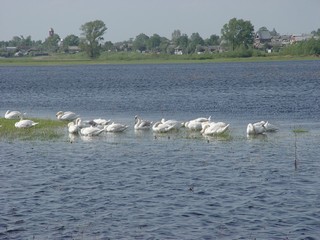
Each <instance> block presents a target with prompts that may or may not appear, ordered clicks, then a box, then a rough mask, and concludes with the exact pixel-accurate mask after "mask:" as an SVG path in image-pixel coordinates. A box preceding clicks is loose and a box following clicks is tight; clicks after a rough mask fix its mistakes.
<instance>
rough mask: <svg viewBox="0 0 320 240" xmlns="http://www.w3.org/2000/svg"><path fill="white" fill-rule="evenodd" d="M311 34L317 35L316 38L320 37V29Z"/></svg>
mask: <svg viewBox="0 0 320 240" xmlns="http://www.w3.org/2000/svg"><path fill="white" fill-rule="evenodd" d="M311 34H313V35H315V36H320V28H318V30H317V31H315V30H314V31H312V32H311Z"/></svg>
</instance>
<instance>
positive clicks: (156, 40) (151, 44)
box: [147, 34, 161, 51]
mask: <svg viewBox="0 0 320 240" xmlns="http://www.w3.org/2000/svg"><path fill="white" fill-rule="evenodd" d="M160 43H161V37H160V36H159V35H158V34H153V35H152V36H151V37H150V38H149V39H148V41H147V47H148V49H149V50H151V51H157V50H159V46H160Z"/></svg>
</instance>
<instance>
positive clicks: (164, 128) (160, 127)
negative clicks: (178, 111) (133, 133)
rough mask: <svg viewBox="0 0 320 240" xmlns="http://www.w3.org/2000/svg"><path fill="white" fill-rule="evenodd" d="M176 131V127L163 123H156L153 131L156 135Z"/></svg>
mask: <svg viewBox="0 0 320 240" xmlns="http://www.w3.org/2000/svg"><path fill="white" fill-rule="evenodd" d="M172 129H174V125H169V124H166V123H162V122H161V121H159V122H156V123H155V124H154V125H153V126H152V130H153V131H154V132H156V133H166V132H169V131H170V130H172Z"/></svg>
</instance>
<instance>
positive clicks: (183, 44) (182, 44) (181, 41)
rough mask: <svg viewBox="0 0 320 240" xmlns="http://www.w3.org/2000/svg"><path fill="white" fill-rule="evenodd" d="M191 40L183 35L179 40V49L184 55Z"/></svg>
mask: <svg viewBox="0 0 320 240" xmlns="http://www.w3.org/2000/svg"><path fill="white" fill-rule="evenodd" d="M188 43H189V38H188V35H187V34H182V35H181V36H180V37H179V38H178V40H177V47H180V48H181V49H182V51H183V52H184V53H186V52H187V48H188Z"/></svg>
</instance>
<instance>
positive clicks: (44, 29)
mask: <svg viewBox="0 0 320 240" xmlns="http://www.w3.org/2000/svg"><path fill="white" fill-rule="evenodd" d="M0 8H1V14H0V40H5V41H8V40H11V39H12V37H13V36H20V35H23V36H24V37H27V36H29V35H30V36H31V37H32V40H42V41H44V40H45V38H46V37H47V36H48V31H49V28H50V27H52V28H53V29H54V31H55V33H57V34H59V36H60V37H61V38H64V37H66V36H67V35H69V34H75V35H77V36H80V30H79V28H80V26H81V25H82V24H84V23H86V22H88V21H93V20H97V19H98V20H102V21H103V22H104V23H105V24H106V26H107V28H108V30H107V31H106V34H105V36H104V38H105V40H106V41H112V42H117V41H124V40H129V39H130V38H135V37H136V36H137V35H139V34H140V33H144V34H146V35H148V36H151V35H153V34H154V33H157V34H159V35H160V36H163V37H167V38H169V39H171V34H172V32H173V31H174V30H175V29H179V30H180V31H181V32H182V33H186V34H187V35H188V36H190V35H191V34H192V33H195V32H198V33H199V34H200V36H201V37H202V38H204V39H205V38H208V37H209V36H210V35H212V34H216V35H219V36H220V32H221V28H222V27H223V25H224V24H225V23H228V21H229V20H230V19H231V18H234V17H236V18H237V19H244V20H249V21H250V22H251V23H252V25H253V26H254V28H255V30H258V29H259V28H260V27H263V26H265V27H267V28H268V29H269V30H272V29H273V28H275V29H276V31H277V32H278V33H281V34H301V33H310V32H311V31H313V30H317V29H318V28H320V0H305V1H302V0H267V1H265V0H0Z"/></svg>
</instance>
